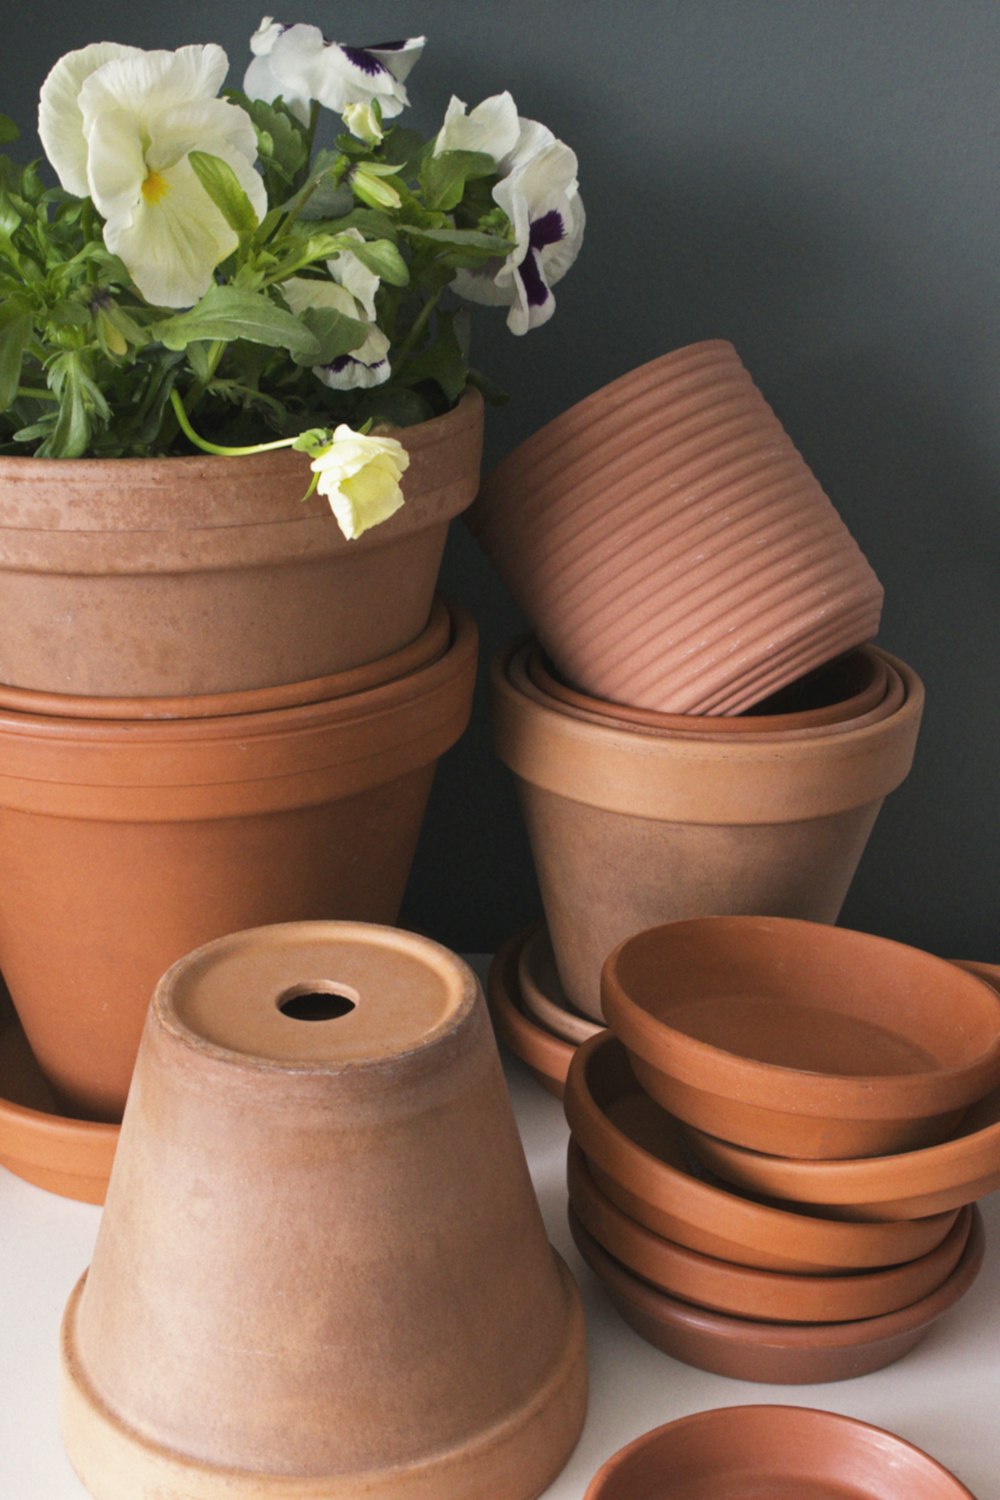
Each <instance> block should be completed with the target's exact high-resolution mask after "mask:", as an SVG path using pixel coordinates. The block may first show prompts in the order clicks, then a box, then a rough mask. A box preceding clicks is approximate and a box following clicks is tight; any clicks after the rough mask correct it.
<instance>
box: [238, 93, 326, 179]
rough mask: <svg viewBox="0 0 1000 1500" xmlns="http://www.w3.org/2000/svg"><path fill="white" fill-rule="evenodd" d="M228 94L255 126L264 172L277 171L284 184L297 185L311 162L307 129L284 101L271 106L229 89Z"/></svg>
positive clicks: (277, 101) (275, 102) (261, 100)
mask: <svg viewBox="0 0 1000 1500" xmlns="http://www.w3.org/2000/svg"><path fill="white" fill-rule="evenodd" d="M226 93H227V96H228V97H230V98H233V99H234V100H235V102H236V103H237V104H239V106H240V108H241V109H244V110H245V111H246V113H247V114H248V115H249V116H250V118H251V120H252V121H253V123H254V127H255V128H256V131H257V141H258V146H259V150H260V155H261V159H262V162H263V165H264V169H265V172H266V171H267V170H268V169H269V168H274V169H276V170H277V172H278V175H279V176H280V177H282V178H283V179H284V181H285V182H287V183H292V182H294V180H295V178H296V177H297V176H298V174H299V173H300V172H301V171H302V169H303V167H304V166H305V165H306V163H307V161H308V160H309V142H308V137H307V135H306V130H305V127H304V126H303V125H302V124H301V123H300V122H299V121H298V120H297V119H296V117H295V116H294V115H293V114H292V112H291V110H290V109H289V108H288V106H287V104H285V103H284V102H282V101H281V100H278V99H276V100H275V101H274V102H273V103H271V104H268V103H266V102H265V101H264V100H263V99H248V98H247V97H246V95H245V94H241V93H240V92H239V91H238V90H236V89H227V91H226Z"/></svg>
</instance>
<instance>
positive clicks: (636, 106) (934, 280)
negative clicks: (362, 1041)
mask: <svg viewBox="0 0 1000 1500" xmlns="http://www.w3.org/2000/svg"><path fill="white" fill-rule="evenodd" d="M260 3H263V0H260ZM259 14H260V12H259V5H258V3H249V0H216V3H215V4H205V3H203V0H166V3H164V4H160V5H149V6H139V5H136V4H135V0H103V3H101V4H100V5H96V4H90V3H75V4H70V3H68V0H36V3H28V4H23V3H22V4H17V5H15V4H13V3H12V0H5V4H4V6H3V52H2V54H0V55H2V57H3V63H2V76H3V80H4V85H3V94H2V96H0V108H2V109H4V110H5V111H6V112H7V113H9V114H12V115H14V116H15V118H17V119H18V120H19V121H21V122H22V123H24V122H27V121H28V120H30V119H32V118H33V115H34V108H35V98H36V94H37V88H38V85H39V83H40V81H41V79H42V77H43V76H44V74H45V72H46V71H47V69H48V67H49V66H51V64H52V62H54V61H55V59H56V57H57V56H58V55H59V54H61V53H62V52H64V51H67V50H69V49H70V48H72V47H78V46H82V45H84V44H85V43H86V42H88V41H95V40H101V39H105V38H108V39H111V40H116V41H122V42H130V43H133V44H137V45H140V46H146V47H175V46H179V45H181V44H183V43H186V42H191V41H213V40H214V41H219V42H221V43H222V44H223V45H224V46H225V47H226V49H227V51H228V52H229V55H230V59H231V63H232V74H231V78H232V80H233V81H235V82H239V81H240V79H241V78H242V73H243V69H244V66H245V62H246V59H247V39H248V37H249V34H250V33H251V32H252V31H253V29H254V28H255V26H256V25H257V22H258V20H259ZM279 19H283V20H286V21H289V22H291V21H297V20H305V21H312V22H315V23H316V24H318V25H320V26H321V27H322V28H323V29H324V31H325V32H326V34H327V35H328V36H331V37H336V38H337V39H338V40H341V41H348V42H372V41H380V40H384V39H385V38H387V37H393V36H401V35H414V34H418V33H420V32H424V33H426V34H427V36H428V38H429V42H428V47H427V49H426V52H425V54H424V57H423V59H422V61H421V62H420V64H419V66H418V68H417V69H416V71H415V72H414V74H413V75H412V77H411V80H410V94H411V98H412V99H413V101H414V108H413V110H412V112H411V118H412V122H413V123H414V124H416V125H418V126H420V127H422V128H424V129H425V130H427V131H428V132H430V131H431V130H433V129H434V128H435V127H436V125H437V123H438V121H439V119H440V116H441V114H442V113H443V111H444V108H445V106H446V104H447V101H448V98H449V96H450V94H451V93H456V94H458V95H459V96H460V97H461V98H463V99H465V100H466V101H467V102H468V103H469V104H470V105H472V104H475V103H477V102H478V101H479V100H480V99H481V98H483V97H484V96H485V95H487V94H491V93H496V92H498V91H500V90H502V89H504V88H509V89H510V90H511V92H512V93H513V94H514V97H515V99H516V100H517V103H518V106H519V109H520V111H521V113H522V114H526V115H529V116H533V117H535V118H538V119H542V120H544V121H545V122H546V123H547V124H548V125H549V126H551V127H552V129H554V130H555V131H556V133H557V134H558V135H560V136H561V137H562V138H563V139H565V140H566V141H568V142H569V143H570V144H571V145H572V146H573V147H574V149H575V150H576V151H577V153H578V156H579V159H580V181H581V190H582V194H583V197H584V200H585V203H586V207H587V211H588V233H587V237H586V240H585V243H584V247H583V252H582V255H581V258H580V260H579V262H578V264H577V266H576V268H575V269H574V271H573V272H572V273H571V274H570V276H569V277H568V278H567V279H566V280H565V281H564V282H563V283H562V284H561V285H560V286H559V287H558V289H557V299H558V309H557V313H556V316H555V318H554V320H553V321H552V322H551V323H550V324H549V325H548V326H547V327H545V328H543V329H541V330H539V331H536V332H535V333H532V334H529V335H528V336H527V337H526V338H524V339H520V340H517V339H513V338H511V337H510V336H509V335H508V334H507V332H506V330H505V328H504V326H503V317H502V314H500V313H493V312H492V311H491V310H489V309H482V310H481V312H482V316H480V317H479V318H478V319H477V325H478V326H477V330H476V345H475V351H474V352H475V358H476V362H477V363H478V364H479V365H481V366H482V367H483V368H484V369H486V370H487V371H488V372H489V373H490V374H491V375H492V376H493V377H494V378H495V379H496V380H497V381H499V382H500V383H501V384H502V385H504V386H505V387H506V388H507V389H508V390H509V391H510V393H511V400H510V403H509V405H507V406H506V407H505V408H503V409H502V410H492V411H490V412H489V413H488V433H487V455H486V457H487V464H491V463H493V462H495V461H496V460H497V459H499V458H500V457H501V456H502V455H503V454H504V453H506V452H507V451H508V450H509V449H510V448H512V447H513V446H514V445H515V444H516V443H518V442H519V441H520V440H521V439H522V438H524V437H526V436H527V435H528V434H529V433H530V432H532V431H533V430H534V429H535V428H536V427H537V426H540V425H541V424H542V423H543V422H545V421H547V420H548V419H549V418H550V417H552V416H554V415H556V414H557V413H558V412H559V411H561V410H562V409H563V408H564V407H566V406H568V405H569V404H570V403H572V402H573V401H575V400H578V399H579V398H580V397H582V396H584V395H586V394H587V393H588V392H590V391H592V390H595V389H596V388H598V387H599V386H601V385H602V384H604V383H605V382H606V381H608V380H610V379H612V378H614V377H615V376H616V375H619V374H621V373H623V372H624V371H626V370H628V369H630V368H632V367H633V366H635V365H637V364H640V363H641V362H642V361H644V360H647V359H650V358H653V357H655V356H656V355H659V354H662V353H664V352H666V351H667V350H669V349H672V348H676V347H678V346H680V345H682V344H686V343H690V342H692V341H694V340H697V339H703V338H707V337H724V338H729V339H731V340H732V341H733V342H734V343H735V344H736V346H737V348H738V349H739V351H740V353H741V355H742V357H743V359H744V361H745V363H746V364H747V365H748V367H749V369H750V370H751V372H752V373H753V375H754V377H755V378H756V380H757V383H758V384H759V385H760V386H761V388H762V389H763V391H764V393H765V395H766V396H767V397H768V398H769V400H770V401H771V404H772V405H773V406H774V407H775V409H776V410H777V412H778V414H779V416H780V417H781V418H782V420H783V421H784V423H785V425H786V427H787V428H788V430H789V431H790V433H791V434H792V436H793V438H794V439H795V441H796V442H797V444H798V445H799V447H800V448H801V450H802V452H803V453H804V455H805V457H806V459H807V460H808V462H809V463H810V465H811V466H812V468H813V469H814V470H815V472H816V473H817V475H818V476H819V478H820V480H821V481H822V482H823V484H824V486H825V487H826V490H827V492H828V494H829V495H830V496H831V497H832V499H833V501H834V503H835V504H836V505H837V507H838V508H839V510H840V512H841V514H842V515H843V517H844V519H845V520H846V522H847V524H848V526H849V527H850V528H851V530H852V532H853V533H854V535H855V537H856V538H857V539H858V541H859V543H860V544H861V546H862V548H863V550H864V551H865V553H866V554H867V556H868V557H869V559H870V561H871V562H872V564H873V566H874V567H875V569H876V572H877V573H878V574H879V576H880V577H881V579H882V581H883V583H884V585H885V588H886V607H885V613H884V617H883V629H882V634H881V637H880V639H881V641H882V643H883V644H884V645H885V646H886V647H888V648H889V649H890V650H892V651H894V652H896V653H897V654H898V655H900V656H902V657H903V658H904V659H905V660H906V661H908V662H909V663H910V664H911V665H913V666H914V667H915V668H916V669H917V670H918V672H919V673H920V674H921V676H922V677H923V678H924V681H925V683H926V686H927V712H926V717H925V721H924V727H923V731H922V734H921V740H920V743H919V746H918V751H917V761H916V765H915V767H914V770H913V773H912V775H911V777H910V779H909V781H908V782H907V783H906V784H905V786H904V787H902V788H901V789H900V790H899V791H898V792H896V793H895V794H894V795H893V796H892V797H891V798H890V799H889V800H888V802H887V803H886V806H885V808H884V809H883V812H882V815H881V818H880V820H879V822H878V824H877V825H876V828H875V832H874V834H873V836H872V840H871V843H870V845H869V848H868V851H867V853H866V855H865V857H864V860H863V862H862V865H861V869H860V871H859V873H858V876H857V879H856V881H855V884H854V887H853V889H852V892H851V895H850V897H849V898H848V903H847V906H846V908H845V911H844V913H843V918H842V920H843V921H844V922H845V923H846V924H848V925H853V926H857V927H863V928H867V929H869V930H872V931H876V932H881V933H885V934H887V935H889V936H892V937H896V938H899V939H901V940H904V941H908V942H916V943H919V944H920V945H921V946H924V947H927V948H930V949H932V950H934V951H937V952H940V953H944V954H947V955H951V956H963V957H968V958H977V959H983V960H990V961H1000V777H998V775H997V766H998V743H1000V670H998V655H1000V5H998V4H997V3H996V0H650V3H642V0H617V3H614V4H588V3H586V0H504V3H499V0H480V3H475V0H435V3H433V4H419V3H416V0H366V3H364V4H360V3H356V0H355V3H344V4H340V5H334V4H327V3H320V0H308V3H303V4H302V8H301V10H298V11H296V12H295V13H292V12H288V13H287V14H280V15H279ZM444 583H445V587H446V588H447V589H448V590H449V591H450V592H451V593H452V594H453V595H454V596H455V597H457V598H459V599H461V600H462V601H463V602H464V603H466V604H467V605H468V606H469V607H471V609H472V610H473V611H474V613H475V615H476V617H477V619H478V621H479V624H480V629H481V634H482V637H483V655H484V663H485V660H486V658H487V657H488V656H489V655H490V654H491V652H492V651H493V650H494V649H495V648H496V647H497V646H498V645H499V644H500V643H502V642H503V641H505V640H506V639H507V638H508V637H509V636H510V635H512V634H513V633H514V632H515V631H517V630H518V629H521V628H523V621H522V620H521V619H520V618H519V616H518V614H517V612H516V610H515V609H514V607H513V605H512V604H511V603H510V602H509V600H508V599H507V597H506V595H505V593H504V590H503V588H502V586H501V585H500V584H499V583H498V582H497V581H496V580H495V578H494V577H493V575H492V573H491V571H490V568H489V566H488V564H487V563H486V562H485V561H484V559H483V558H482V557H481V556H480V555H479V554H478V553H477V550H476V548H475V546H474V544H473V543H472V542H471V541H470V539H469V537H468V535H467V534H466V533H465V532H464V530H463V529H462V528H461V526H460V525H458V526H456V527H455V528H453V535H452V537H451V539H450V542H449V546H448V552H447V556H446V562H445V570H444ZM538 909H539V908H538V899H537V893H536V891H535V888H534V883H533V879H532V875H531V869H530V859H529V856H528V852H527V847H526V844H525V841H524V837H523V834H522V832H521V828H520V824H519V822H518V816H517V809H516V805H515V802H514V797H513V793H512V790H511V788H510V786H509V784H508V781H507V777H506V773H505V772H504V771H503V770H502V769H501V768H500V767H499V765H498V764H497V763H496V762H495V761H494V759H493V757H492V754H491V751H490V746H489V731H488V724H487V717H486V705H485V695H484V693H483V692H482V690H480V695H479V699H478V701H477V706H476V713H475V718H474V721H473V726H472V728H471V729H470V731H469V733H468V735H467V736H466V738H465V740H464V741H463V743H462V744H461V746H460V747H458V748H457V749H456V750H454V751H453V752H451V754H450V755H449V757H448V758H447V760H446V761H445V762H444V763H443V764H442V767H441V770H440V772H439V777H438V783H437V786H436V789H435V792H434V796H433V800H432V804H431V809H430V813H429V817H428V821H427V825H426V829H425V833H424V837H423V840H422V843H421V847H420V850H419V854H418V859H417V863H416V867H415V870H414V874H413V879H412V882H411V888H410V894H409V896H408V901H407V910H406V913H405V916H406V918H407V919H408V920H409V921H411V922H413V923H414V924H417V925H420V926H422V927H424V928H425V929H427V930H428V931H430V932H431V933H433V934H434V935H435V936H437V937H439V938H440V939H441V940H443V941H444V942H446V943H449V944H451V945H452V946H454V947H457V948H459V949H464V950H485V949H492V948H493V947H495V946H497V945H498V944H499V943H500V942H501V941H502V940H503V939H504V938H505V937H506V936H508V935H509V934H510V933H511V932H512V931H514V930H515V928H517V927H518V926H520V925H523V924H524V922H526V921H527V920H529V919H530V918H531V917H533V916H534V915H535V914H536V913H537V911H538Z"/></svg>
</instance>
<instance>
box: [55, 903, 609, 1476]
mask: <svg viewBox="0 0 1000 1500" xmlns="http://www.w3.org/2000/svg"><path fill="white" fill-rule="evenodd" d="M61 1385H62V1391H61V1416H62V1430H63V1436H64V1440H65V1443H66V1447H67V1451H68V1453H69V1456H70V1459H71V1461H72V1463H73V1465H74V1467H75V1468H76V1470H77V1473H78V1474H79V1475H80V1478H81V1479H82V1481H83V1483H84V1484H85V1485H86V1487H87V1489H88V1490H89V1491H90V1493H91V1494H92V1495H93V1496H94V1497H95V1500H356V1497H358V1496H360V1495H364V1496H366V1497H370V1500H467V1497H470V1496H489V1497H490V1500H532V1497H534V1496H536V1495H538V1494H539V1493H540V1492H541V1491H542V1490H543V1489H545V1487H546V1486H547V1485H548V1484H549V1483H550V1481H551V1480H552V1479H553V1478H554V1477H555V1475H556V1474H557V1473H558V1471H559V1470H560V1469H561V1468H562V1466H563V1464H564V1463H565V1461H566V1459H567V1457H568V1456H569V1453H570V1451H571V1449H572V1447H573V1446H574V1444H575V1442H576V1439H577V1436H578V1434H579V1431H580V1427H581V1425H582V1422H583V1416H584V1409H585V1404H586V1360H585V1351H584V1341H583V1318H582V1312H581V1308H580V1303H579V1297H578V1294H577V1291H576V1288H575V1286H574V1284H573V1281H572V1279H571V1277H570V1275H569V1273H568V1271H567V1270H566V1268H565V1266H564V1265H563V1264H562V1262H561V1261H560V1260H559V1259H558V1257H557V1256H556V1255H555V1253H554V1252H553V1250H552V1249H551V1247H550V1246H549V1244H548V1241H547V1239H546V1237H545V1231H544V1228H543V1225H542V1220H541V1216H540V1214H539V1212H538V1206H537V1203H536V1201H535V1197H534V1194H533V1192H532V1188H531V1182H530V1179H529V1177H528V1171H527V1166H526V1164H525V1160H524V1153H523V1150H522V1148H521V1144H520V1139H519V1137H518V1133H517V1128H516V1125H515V1122H514V1117H513V1112H512V1110H511V1106H510V1101H509V1097H508V1094H507V1090H506V1086H505V1084H504V1079H503V1074H502V1072H501V1069H500V1066H499V1062H498V1059H497V1054H496V1048H495V1045H494V1043H493V1039H492V1034H491V1031H490V1026H489V1020H488V1018H487V1015H486V1011H485V1007H484V1005H483V1001H482V996H481V993H480V992H479V987H478V984H477V982H476V980H475V977H474V975H473V974H472V972H471V970H469V969H468V968H467V967H466V965H465V964H463V963H462V962H461V961H460V960H459V959H457V958H456V957H455V956H454V955H453V954H450V953H448V952H447V951H446V950H445V949H443V948H440V947H439V946H438V945H437V944H435V943H431V942H428V941H427V940H425V939H422V938H417V937H414V936H412V935H409V934H404V933H400V932H396V931H393V930H390V929H386V928H378V927H367V926H364V925H362V924H355V923H292V924H285V925H282V926H277V927H272V928H265V929H257V930H254V931H250V932H244V933H240V934H237V935H236V936H235V937H232V938H228V939H223V940H221V941H218V942H215V943H212V944H209V945H208V946H206V947H205V948H202V949H201V950H199V951H197V952H195V953H193V954H191V955H190V956H189V957H187V958H185V959H183V960H182V961H180V962H179V963H178V964H176V965H175V966H174V967H173V968H172V969H171V970H170V971H169V972H168V973H167V974H166V975H165V976H164V978H163V980H162V982H161V983H160V984H159V986H158V987H157V990H156V994H155V996H154V999H153V1004H152V1006H151V1008H150V1013H149V1019H148V1023H147V1027H146V1031H145V1035H144V1039H143V1045H142V1049H141V1052H140V1055H139V1059H138V1063H137V1067H136V1076H135V1084H134V1087H133V1090H132V1093H131V1095H130V1097H129V1104H128V1109H127V1111H126V1115H125V1120H124V1123H123V1126H122V1132H121V1141H120V1144H119V1149H118V1155H117V1158H116V1161H115V1167H114V1171H113V1173H112V1180H111V1185H110V1188H109V1192H108V1199H107V1205H106V1208H105V1212H104V1217H103V1220H102V1224H101V1229H100V1234H99V1236H98V1241H97V1245H96V1248H95V1250H94V1258H93V1263H92V1265H91V1268H90V1271H89V1272H88V1274H87V1275H86V1276H85V1277H84V1278H83V1279H82V1281H81V1282H80V1283H79V1285H78V1286H77V1288H76V1290H75V1291H74V1293H73V1295H72V1297H71V1299H70V1302H69V1305H68V1307H67V1311H66V1317H65V1320H64V1326H63V1344H62V1382H61Z"/></svg>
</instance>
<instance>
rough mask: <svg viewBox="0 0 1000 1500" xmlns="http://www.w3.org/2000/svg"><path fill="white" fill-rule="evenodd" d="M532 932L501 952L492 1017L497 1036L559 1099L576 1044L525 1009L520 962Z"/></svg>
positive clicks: (491, 987)
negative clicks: (537, 1019) (557, 1033)
mask: <svg viewBox="0 0 1000 1500" xmlns="http://www.w3.org/2000/svg"><path fill="white" fill-rule="evenodd" d="M529 933H530V929H529V932H528V933H525V932H521V933H518V934H517V936H516V937H512V938H510V939H508V941H507V942H506V943H504V945H503V947H502V948H500V949H498V950H497V952H496V953H495V954H494V956H493V962H492V963H491V964H490V972H489V977H488V980H487V995H488V997H489V1006H490V1015H491V1017H492V1019H493V1026H494V1029H495V1030H496V1034H497V1036H498V1037H499V1038H500V1040H501V1041H502V1042H503V1043H504V1045H505V1046H506V1047H507V1048H509V1050H510V1051H511V1052H512V1053H513V1054H514V1056H515V1057H517V1058H520V1060H521V1062H523V1063H524V1064H525V1066H526V1067H528V1068H530V1069H531V1071H532V1073H534V1075H535V1077H536V1078H537V1079H538V1081H539V1083H540V1084H541V1085H542V1087H543V1088H544V1089H546V1090H547V1091H548V1092H549V1093H550V1094H554V1095H555V1097H556V1098H557V1099H561V1098H562V1096H563V1088H564V1087H565V1083H566V1074H567V1073H568V1072H569V1065H570V1061H571V1059H572V1057H573V1043H572V1042H567V1041H566V1040H565V1038H563V1037H561V1036H556V1034H555V1032H553V1031H549V1030H548V1029H547V1028H546V1027H545V1026H543V1025H542V1024H541V1022H539V1021H536V1020H535V1018H534V1017H533V1016H531V1015H530V1014H529V1013H528V1011H527V1010H526V1009H525V1006H524V1002H523V1000H522V998H521V988H520V984H519V982H518V960H519V957H520V953H521V949H522V947H523V945H524V942H525V940H526V939H527V937H528V936H529Z"/></svg>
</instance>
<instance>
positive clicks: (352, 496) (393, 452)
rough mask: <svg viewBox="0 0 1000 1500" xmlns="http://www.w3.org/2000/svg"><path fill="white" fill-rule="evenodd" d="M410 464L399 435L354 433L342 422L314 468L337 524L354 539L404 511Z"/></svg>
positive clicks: (314, 459)
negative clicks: (403, 484)
mask: <svg viewBox="0 0 1000 1500" xmlns="http://www.w3.org/2000/svg"><path fill="white" fill-rule="evenodd" d="M409 463H410V455H409V454H408V453H407V451H406V449H405V448H404V447H403V445H402V443H400V442H397V441H396V439H395V438H384V437H372V436H371V435H369V434H365V433H360V432H354V431H353V429H352V428H350V427H347V426H345V425H344V424H343V423H342V424H341V425H340V426H339V427H338V428H337V429H336V431H335V432H334V434H333V441H332V442H331V443H330V444H329V445H328V446H327V447H325V448H322V449H320V451H319V452H318V453H316V454H315V455H314V457H313V460H312V464H311V465H310V467H311V468H312V471H313V473H314V474H317V475H318V476H319V478H318V480H317V484H316V488H317V490H318V491H319V493H320V494H321V495H323V496H325V497H326V499H328V500H329V502H330V509H331V510H332V511H333V514H334V515H335V516H336V518H337V524H338V525H339V527H340V529H341V531H342V532H343V533H344V535H345V536H346V537H347V538H348V539H349V540H351V539H353V538H354V537H358V536H360V535H361V534H362V532H364V531H367V530H368V528H369V527H370V526H377V525H378V524H379V522H380V521H385V520H388V518H389V517H390V516H391V515H394V514H395V512H396V511H397V510H399V508H400V506H401V505H402V504H403V491H402V488H401V486H400V483H399V481H400V479H401V478H402V476H403V474H404V473H405V471H406V469H407V468H408V467H409Z"/></svg>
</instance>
